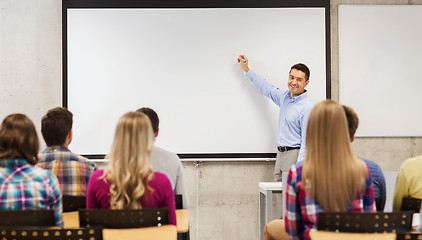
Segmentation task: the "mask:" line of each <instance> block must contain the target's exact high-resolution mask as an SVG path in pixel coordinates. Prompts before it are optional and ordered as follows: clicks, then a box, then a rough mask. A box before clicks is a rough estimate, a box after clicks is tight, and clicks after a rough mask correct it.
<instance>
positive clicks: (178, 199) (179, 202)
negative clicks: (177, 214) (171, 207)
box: [174, 194, 183, 209]
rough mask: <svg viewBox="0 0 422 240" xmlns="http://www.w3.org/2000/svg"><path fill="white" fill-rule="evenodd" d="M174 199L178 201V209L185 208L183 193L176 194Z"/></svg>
mask: <svg viewBox="0 0 422 240" xmlns="http://www.w3.org/2000/svg"><path fill="white" fill-rule="evenodd" d="M174 201H175V202H176V209H183V196H182V194H176V195H175V196H174Z"/></svg>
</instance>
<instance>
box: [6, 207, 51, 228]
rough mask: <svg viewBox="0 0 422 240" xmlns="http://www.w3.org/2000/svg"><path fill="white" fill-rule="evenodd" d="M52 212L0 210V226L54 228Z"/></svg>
mask: <svg viewBox="0 0 422 240" xmlns="http://www.w3.org/2000/svg"><path fill="white" fill-rule="evenodd" d="M55 225H56V220H55V218H54V211H53V210H1V211H0V226H12V227H16V226H42V227H47V226H55Z"/></svg>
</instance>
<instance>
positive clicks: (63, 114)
mask: <svg viewBox="0 0 422 240" xmlns="http://www.w3.org/2000/svg"><path fill="white" fill-rule="evenodd" d="M72 125H73V114H72V113H71V112H70V111H69V110H67V109H66V108H62V107H56V108H53V109H50V110H48V112H47V114H46V115H45V116H44V117H43V118H42V120H41V133H42V136H43V138H44V141H45V143H46V144H47V146H49V147H50V146H55V145H59V146H60V145H63V143H64V142H65V141H66V137H67V134H68V133H69V131H70V129H72Z"/></svg>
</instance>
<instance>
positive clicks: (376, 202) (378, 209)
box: [374, 198, 384, 212]
mask: <svg viewBox="0 0 422 240" xmlns="http://www.w3.org/2000/svg"><path fill="white" fill-rule="evenodd" d="M374 200H375V208H376V209H377V212H382V211H383V210H384V209H381V198H375V199H374Z"/></svg>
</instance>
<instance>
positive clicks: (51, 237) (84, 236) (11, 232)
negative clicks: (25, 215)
mask: <svg viewBox="0 0 422 240" xmlns="http://www.w3.org/2000/svg"><path fill="white" fill-rule="evenodd" d="M0 239H2V240H3V239H4V240H9V239H10V240H12V239H13V240H38V239H43V240H102V239H103V233H102V228H98V227H95V228H79V229H40V228H34V227H27V228H17V227H8V228H3V227H0Z"/></svg>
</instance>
